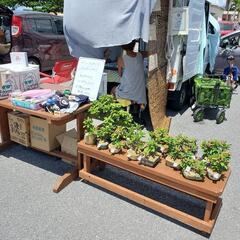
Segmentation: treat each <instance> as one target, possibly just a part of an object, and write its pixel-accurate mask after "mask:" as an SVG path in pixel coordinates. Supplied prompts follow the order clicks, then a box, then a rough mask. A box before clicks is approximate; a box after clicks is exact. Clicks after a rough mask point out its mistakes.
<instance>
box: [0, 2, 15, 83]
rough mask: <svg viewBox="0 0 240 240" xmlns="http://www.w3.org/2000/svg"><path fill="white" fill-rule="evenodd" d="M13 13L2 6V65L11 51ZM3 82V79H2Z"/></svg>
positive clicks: (0, 43) (0, 35) (0, 51)
mask: <svg viewBox="0 0 240 240" xmlns="http://www.w3.org/2000/svg"><path fill="white" fill-rule="evenodd" d="M12 15H13V12H12V11H11V10H10V9H8V8H7V7H5V6H3V5H0V64H1V63H2V62H3V60H2V59H3V58H4V56H5V55H7V54H8V53H9V52H10V50H11V21H12ZM0 81H1V79H0Z"/></svg>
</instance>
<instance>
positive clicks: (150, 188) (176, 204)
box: [87, 165, 209, 238]
mask: <svg viewBox="0 0 240 240" xmlns="http://www.w3.org/2000/svg"><path fill="white" fill-rule="evenodd" d="M94 174H95V175H97V176H100V177H101V178H103V179H105V180H109V181H111V182H113V183H115V184H119V185H120V186H122V187H125V188H127V189H129V190H132V191H135V192H137V193H139V194H142V195H144V196H146V197H150V198H152V199H154V200H156V201H159V202H161V203H163V204H166V205H168V206H170V207H173V208H175V209H178V210H180V211H183V212H185V213H188V214H191V215H192V216H195V217H197V218H201V219H203V216H204V211H205V202H204V201H202V200H200V199H197V198H195V197H192V196H189V195H187V194H185V193H182V192H179V191H176V190H173V189H171V188H169V187H166V186H164V185H160V184H156V183H155V182H152V181H150V180H146V179H144V178H142V177H138V176H136V175H133V174H131V173H129V172H127V171H124V170H120V169H118V168H115V167H113V166H109V165H107V166H106V168H105V170H104V171H100V172H94ZM87 184H88V185H90V186H92V187H94V188H97V189H99V190H101V191H104V192H106V193H108V194H111V195H112V196H114V197H117V198H119V199H122V200H124V201H126V202H129V203H130V204H133V205H135V206H137V207H140V208H142V209H145V210H146V211H148V212H151V213H152V214H155V215H157V216H159V217H162V218H164V219H167V220H169V221H171V222H173V223H175V224H178V225H180V226H182V227H184V228H187V229H189V230H191V231H193V232H195V233H197V234H200V235H202V236H204V237H207V238H208V237H209V234H206V233H203V232H201V231H198V230H196V229H194V228H192V227H190V226H188V225H185V224H184V223H181V222H179V221H177V220H175V219H172V218H170V217H167V216H165V215H163V214H161V213H158V212H156V211H154V210H152V209H149V208H148V207H144V206H142V205H140V204H138V203H136V202H133V201H131V200H129V199H127V198H124V197H122V196H120V195H118V194H115V193H113V192H111V191H108V190H106V189H103V188H101V187H99V186H97V185H94V184H92V183H87Z"/></svg>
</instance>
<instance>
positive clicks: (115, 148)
mask: <svg viewBox="0 0 240 240" xmlns="http://www.w3.org/2000/svg"><path fill="white" fill-rule="evenodd" d="M122 147H123V143H122V142H121V141H117V140H116V141H114V142H111V143H110V144H109V145H108V149H109V152H110V153H111V154H112V155H114V154H118V153H120V152H121V151H122Z"/></svg>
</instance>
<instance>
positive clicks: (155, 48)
mask: <svg viewBox="0 0 240 240" xmlns="http://www.w3.org/2000/svg"><path fill="white" fill-rule="evenodd" d="M158 1H160V0H158ZM168 13H169V0H161V9H159V10H158V9H157V10H156V11H154V12H153V14H152V16H151V29H152V30H151V33H150V41H149V52H150V53H151V55H150V57H149V82H148V97H149V109H150V114H151V120H152V125H153V128H154V129H155V128H159V127H160V128H166V129H169V126H170V119H169V118H167V117H166V105H167V92H168V90H167V82H166V73H167V60H166V57H165V46H166V41H167V31H168ZM154 35H155V36H154Z"/></svg>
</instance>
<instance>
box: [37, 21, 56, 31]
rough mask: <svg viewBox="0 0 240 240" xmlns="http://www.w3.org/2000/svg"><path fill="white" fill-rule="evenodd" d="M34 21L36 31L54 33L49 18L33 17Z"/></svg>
mask: <svg viewBox="0 0 240 240" xmlns="http://www.w3.org/2000/svg"><path fill="white" fill-rule="evenodd" d="M35 22H36V26H37V32H39V33H45V34H49V33H54V31H53V27H52V22H51V20H50V19H35Z"/></svg>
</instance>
